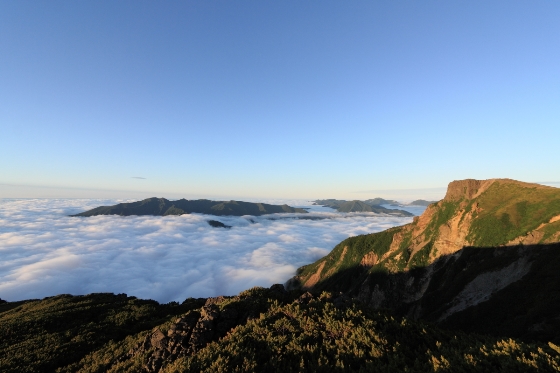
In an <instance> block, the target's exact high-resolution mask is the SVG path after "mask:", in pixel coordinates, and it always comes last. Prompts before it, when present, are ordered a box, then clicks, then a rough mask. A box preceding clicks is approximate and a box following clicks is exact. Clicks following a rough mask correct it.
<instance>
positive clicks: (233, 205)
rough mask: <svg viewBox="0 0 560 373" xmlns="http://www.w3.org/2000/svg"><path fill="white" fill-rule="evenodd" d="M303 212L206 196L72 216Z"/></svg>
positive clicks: (99, 209)
mask: <svg viewBox="0 0 560 373" xmlns="http://www.w3.org/2000/svg"><path fill="white" fill-rule="evenodd" d="M294 212H297V213H307V210H305V209H301V208H294V207H290V206H288V205H269V204H267V203H253V202H242V201H210V200H208V199H198V200H187V199H179V200H177V201H169V200H167V199H165V198H156V197H153V198H147V199H145V200H142V201H138V202H130V203H119V204H117V205H114V206H100V207H96V208H94V209H91V210H89V211H85V212H82V213H79V214H76V215H72V216H96V215H121V216H130V215H160V216H166V215H183V214H190V213H199V214H209V215H217V216H224V215H231V216H243V215H253V216H260V215H265V214H276V213H294Z"/></svg>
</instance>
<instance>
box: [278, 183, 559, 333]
mask: <svg viewBox="0 0 560 373" xmlns="http://www.w3.org/2000/svg"><path fill="white" fill-rule="evenodd" d="M558 241H560V189H558V188H552V187H547V186H542V185H539V184H530V183H523V182H519V181H515V180H510V179H490V180H472V179H468V180H461V181H453V182H451V183H450V184H449V187H448V190H447V194H446V196H445V198H444V199H443V200H441V201H439V202H437V203H433V204H431V205H429V206H428V208H427V209H426V211H425V212H424V213H423V214H422V215H421V216H419V217H416V218H415V219H414V221H413V222H412V223H411V224H407V225H404V226H401V227H396V228H392V229H389V230H387V231H384V232H380V233H375V234H371V235H363V236H358V237H352V238H349V239H347V240H345V241H343V242H342V243H340V244H339V245H338V246H336V247H335V248H334V249H333V251H332V252H331V253H330V254H329V255H327V256H326V257H324V258H322V259H320V260H318V261H317V262H315V263H313V264H310V265H308V266H304V267H302V268H300V269H299V270H298V274H297V276H296V277H294V278H293V279H291V280H290V281H289V286H291V287H301V288H303V289H306V290H310V291H316V292H318V291H322V290H329V291H341V292H344V293H347V294H349V295H352V296H353V297H355V298H357V299H360V300H361V301H363V302H365V303H366V304H368V305H371V306H374V307H377V308H391V309H393V310H397V311H398V312H400V313H401V314H405V315H408V316H411V317H414V318H424V319H429V320H431V321H435V322H439V323H442V324H446V325H448V326H451V327H454V326H458V327H463V328H467V329H469V328H470V329H469V330H472V329H474V330H478V331H483V330H485V329H484V328H486V330H488V327H490V329H491V330H493V331H494V332H496V333H497V334H499V333H501V332H502V331H504V330H506V329H507V328H509V329H508V330H512V329H511V325H512V322H513V321H512V320H514V319H516V320H518V323H517V324H516V325H517V327H516V328H513V329H515V330H516V333H517V334H516V335H519V336H524V337H528V338H538V337H539V335H541V334H542V333H543V332H544V331H545V330H548V331H550V330H554V332H560V323H559V322H558V321H557V320H556V318H555V317H556V316H554V317H552V316H550V310H556V311H557V313H556V315H557V314H558V313H560V297H557V296H556V295H555V294H556V293H557V292H556V290H554V289H555V288H554V285H560V276H559V275H557V274H556V269H555V268H558V267H554V266H552V263H556V264H560V250H559V249H560V247H559V245H558ZM514 288H515V289H517V290H516V294H517V295H514V293H512V289H514ZM516 297H521V301H518V302H517V303H515V302H513V303H512V299H514V298H516ZM506 304H507V305H509V306H510V307H509V309H507V310H506V309H503V308H504V307H505V306H504V305H506ZM489 305H492V306H489ZM496 310H499V311H500V312H502V311H503V312H505V314H502V318H501V319H500V318H499V317H498V319H499V320H496V317H494V316H495V315H494V314H493V312H495V311H496ZM506 311H507V312H506ZM506 315H507V316H506ZM475 318H476V322H473V323H470V322H471V321H474V319H475ZM490 321H491V322H490ZM476 328H483V329H481V330H479V329H476ZM551 328H552V329H551Z"/></svg>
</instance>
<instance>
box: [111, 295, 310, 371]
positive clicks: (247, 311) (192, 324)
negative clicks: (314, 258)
mask: <svg viewBox="0 0 560 373" xmlns="http://www.w3.org/2000/svg"><path fill="white" fill-rule="evenodd" d="M286 294H287V293H286V290H285V289H284V286H283V285H281V284H275V285H273V286H272V287H271V288H270V289H269V295H270V296H272V297H275V298H277V299H283V298H284V297H286ZM312 298H313V297H312V296H311V298H310V297H309V296H306V295H305V294H304V295H303V296H302V297H301V298H300V299H302V301H301V302H305V303H307V302H308V301H309V300H310V299H312ZM253 302H254V299H253V298H252V297H250V296H249V297H242V296H236V297H223V296H220V297H215V298H208V299H207V300H206V303H205V304H204V306H203V307H202V308H201V309H200V310H198V311H189V312H187V313H186V314H184V315H182V316H180V317H178V318H177V319H176V320H175V321H174V322H173V323H172V324H171V325H170V326H169V328H168V329H167V330H165V329H163V328H160V327H157V328H155V329H153V330H152V331H151V332H150V333H148V334H147V335H146V337H145V338H144V339H143V340H142V342H140V343H138V344H137V345H136V346H135V347H134V348H132V349H131V350H130V351H129V352H128V354H126V355H125V356H122V357H120V358H119V359H118V360H117V361H116V362H122V361H126V360H130V359H135V358H139V357H140V358H144V359H145V364H144V366H143V368H142V371H143V372H145V373H157V372H160V371H161V370H162V368H164V367H165V366H166V365H168V364H170V363H171V362H173V361H175V360H176V359H178V358H180V357H183V356H189V355H192V354H195V353H196V352H197V351H199V350H200V349H202V348H204V347H205V346H206V345H208V343H210V342H213V341H217V340H218V339H220V338H222V337H224V336H226V335H227V334H228V333H229V332H230V331H231V330H232V329H233V328H235V327H236V326H238V325H242V324H245V323H246V322H247V321H248V320H251V319H254V318H257V317H258V316H259V307H258V305H254V304H253Z"/></svg>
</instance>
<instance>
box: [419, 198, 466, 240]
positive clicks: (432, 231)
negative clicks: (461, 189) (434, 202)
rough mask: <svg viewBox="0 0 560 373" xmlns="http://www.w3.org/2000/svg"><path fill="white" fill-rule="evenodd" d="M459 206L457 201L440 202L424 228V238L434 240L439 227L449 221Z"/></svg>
mask: <svg viewBox="0 0 560 373" xmlns="http://www.w3.org/2000/svg"><path fill="white" fill-rule="evenodd" d="M459 205H460V202H458V201H445V200H443V201H441V202H440V204H439V208H438V209H437V211H436V213H435V215H434V216H433V217H432V220H430V223H429V224H428V226H427V227H426V230H425V236H426V237H429V238H430V239H436V238H437V234H438V231H439V227H441V225H442V224H445V223H447V222H448V221H449V220H451V218H452V217H453V216H454V215H455V214H456V213H457V211H458V210H459Z"/></svg>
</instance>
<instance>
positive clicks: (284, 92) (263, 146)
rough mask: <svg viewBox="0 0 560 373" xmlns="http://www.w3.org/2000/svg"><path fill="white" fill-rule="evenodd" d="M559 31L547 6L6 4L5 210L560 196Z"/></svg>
mask: <svg viewBox="0 0 560 373" xmlns="http://www.w3.org/2000/svg"><path fill="white" fill-rule="evenodd" d="M559 19H560V2H558V1H540V2H532V1H515V0H508V1H499V0H496V1H491V2H489V1H459V0H458V1H449V2H443V1H430V0H427V1H421V2H420V1H400V0H396V1H358V0H356V1H351V2H348V1H347V2H342V1H328V0H327V1H320V2H319V1H289V0H288V1H275V2H274V1H218V0H216V1H214V0H210V1H167V2H153V1H118V2H115V1H98V2H85V1H79V2H77V1H49V2H39V1H25V2H22V1H19V2H16V1H1V2H0V198H21V197H25V198H35V197H58V198H138V197H150V196H158V197H167V198H182V197H184V198H239V199H241V198H244V199H250V198H304V199H306V198H307V199H314V198H344V199H367V198H373V197H377V196H381V197H385V198H401V199H414V198H428V199H435V198H441V197H443V194H444V192H445V187H446V185H447V184H448V183H449V182H450V181H452V180H457V179H465V178H476V179H487V178H495V177H507V178H512V179H518V180H522V181H528V182H548V183H552V184H551V185H556V186H560V184H558V183H559V182H560V168H559V167H558V163H559V161H560V155H559V154H560V153H559V152H558V139H559V138H560V68H559V66H560V22H558V20H559ZM554 183H556V184H554Z"/></svg>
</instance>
